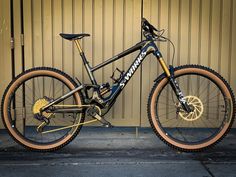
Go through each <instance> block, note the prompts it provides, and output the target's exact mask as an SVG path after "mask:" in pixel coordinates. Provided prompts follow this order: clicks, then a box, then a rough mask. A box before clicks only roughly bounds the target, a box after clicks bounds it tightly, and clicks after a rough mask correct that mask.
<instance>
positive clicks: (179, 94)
mask: <svg viewBox="0 0 236 177" xmlns="http://www.w3.org/2000/svg"><path fill="white" fill-rule="evenodd" d="M154 55H155V56H156V57H157V59H158V61H159V63H160V65H161V67H162V69H163V70H164V72H165V74H166V76H167V77H168V79H169V82H170V85H171V87H172V89H173V90H174V92H175V95H176V97H177V99H178V100H179V102H180V104H181V105H182V107H183V109H184V110H185V111H186V112H188V113H190V112H191V111H192V110H191V108H190V107H189V105H188V103H187V101H186V99H185V98H184V94H183V92H182V91H181V89H180V87H179V84H178V82H177V81H176V79H175V76H174V68H173V66H171V65H170V66H169V69H168V67H167V65H166V63H165V61H164V60H163V58H162V55H161V53H160V52H159V51H158V50H157V51H156V52H154Z"/></svg>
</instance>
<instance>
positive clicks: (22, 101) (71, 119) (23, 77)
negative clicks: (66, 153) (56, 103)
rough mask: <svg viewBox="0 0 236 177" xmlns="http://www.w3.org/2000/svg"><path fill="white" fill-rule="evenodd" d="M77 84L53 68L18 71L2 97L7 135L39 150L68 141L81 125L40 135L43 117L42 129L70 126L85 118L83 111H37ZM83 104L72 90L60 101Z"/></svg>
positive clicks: (54, 148) (48, 148) (58, 145)
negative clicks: (45, 123) (72, 93)
mask: <svg viewBox="0 0 236 177" xmlns="http://www.w3.org/2000/svg"><path fill="white" fill-rule="evenodd" d="M75 87H76V83H75V82H74V81H73V80H72V79H71V78H70V77H69V76H68V75H66V74H65V73H63V72H62V71H59V70H56V69H52V68H46V67H42V68H33V69H30V70H28V71H26V72H24V73H22V74H20V75H19V76H18V77H17V78H16V79H15V80H13V81H12V82H11V83H10V84H9V86H8V87H7V89H6V91H5V93H4V96H3V100H2V115H3V122H4V124H5V127H6V128H7V130H8V131H9V133H10V135H11V136H12V137H13V138H14V139H15V140H16V141H17V142H18V143H20V144H22V145H23V146H25V147H27V148H29V149H32V150H38V151H52V150H56V149H59V148H61V147H63V146H65V145H66V144H68V143H69V142H70V141H71V140H72V139H73V138H74V137H75V136H76V135H77V134H78V133H79V131H80V128H81V126H75V127H71V128H68V129H64V130H60V131H56V132H50V133H46V134H43V133H41V132H40V131H38V129H37V128H38V127H39V125H40V124H42V122H44V120H45V119H46V120H49V121H50V122H49V124H48V125H46V126H45V127H44V131H49V130H52V129H55V128H60V127H65V126H71V125H74V124H78V123H81V122H83V121H84V114H83V113H78V114H76V113H49V112H43V113H42V114H39V112H40V109H41V108H42V107H43V106H45V105H47V104H48V103H49V102H51V101H53V100H54V99H56V98H58V97H61V96H62V95H64V94H65V93H68V92H69V91H70V90H73V89H74V88H75ZM82 103H83V100H82V97H81V95H80V94H79V93H75V94H74V95H72V96H71V97H69V98H67V99H66V100H64V101H63V102H62V103H60V104H77V105H81V104H82Z"/></svg>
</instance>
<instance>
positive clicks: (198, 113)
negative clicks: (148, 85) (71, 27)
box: [2, 18, 236, 152]
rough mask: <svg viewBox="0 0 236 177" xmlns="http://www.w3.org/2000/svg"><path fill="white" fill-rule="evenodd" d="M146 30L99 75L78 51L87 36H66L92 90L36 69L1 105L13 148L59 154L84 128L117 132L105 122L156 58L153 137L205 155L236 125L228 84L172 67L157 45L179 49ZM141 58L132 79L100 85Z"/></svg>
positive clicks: (201, 70)
mask: <svg viewBox="0 0 236 177" xmlns="http://www.w3.org/2000/svg"><path fill="white" fill-rule="evenodd" d="M141 25H142V33H143V36H144V39H143V40H142V41H141V42H139V43H137V44H136V45H134V46H133V47H131V48H129V49H127V50H125V51H123V52H121V53H119V54H117V55H115V56H114V57H112V58H110V59H108V60H106V61H104V62H102V63H101V64H98V65H97V66H94V67H92V66H90V64H89V62H88V60H87V59H86V57H85V54H84V52H83V50H82V48H81V45H80V40H81V39H82V38H84V37H87V36H89V34H84V33H82V34H64V33H61V34H60V35H61V37H62V38H64V39H67V40H70V41H73V42H75V45H76V46H77V48H78V51H79V53H80V56H81V59H82V61H83V65H84V66H85V69H86V72H87V73H88V77H89V79H90V80H91V83H89V84H84V83H81V82H80V81H79V80H78V79H77V78H76V79H75V80H74V79H72V78H71V77H70V76H69V75H68V74H66V73H64V72H62V71H60V70H58V69H55V68H49V67H37V68H32V69H29V70H27V71H25V72H23V73H21V74H20V75H18V76H17V77H16V78H15V79H14V80H12V81H11V83H10V84H9V85H8V87H7V88H6V90H5V93H4V96H3V98H2V117H3V122H4V125H5V127H6V129H7V130H8V132H9V134H10V135H11V136H12V137H13V138H14V140H15V141H16V142H18V143H19V144H21V145H23V146H24V147H26V148H28V149H31V150H36V151H53V150H57V149H59V148H62V147H64V146H65V145H67V144H68V143H69V142H71V141H72V140H73V139H74V138H75V137H76V136H77V134H78V133H79V131H80V130H81V127H82V126H83V125H85V124H89V123H93V122H97V121H98V122H100V123H101V124H102V125H103V126H104V127H112V125H111V123H110V122H109V121H107V120H106V119H104V115H105V114H106V113H107V112H108V111H109V110H110V109H111V107H112V106H113V104H114V103H115V101H116V99H117V97H118V96H119V94H120V93H121V92H122V90H123V89H124V88H125V86H126V85H127V83H128V82H129V80H130V79H131V77H132V76H133V75H134V73H135V71H136V70H137V69H138V68H139V66H140V65H141V63H142V62H143V61H144V59H145V57H146V56H147V55H149V54H153V55H154V56H155V58H156V60H157V61H158V62H159V64H160V65H161V67H162V69H163V71H164V72H163V74H161V75H160V76H158V77H157V78H156V79H155V81H154V85H153V88H152V90H151V92H150V95H149V100H148V104H147V113H148V119H149V121H150V124H151V127H152V129H153V130H154V132H155V134H156V135H157V136H158V137H159V138H160V139H161V140H162V141H163V142H165V143H166V144H167V145H169V146H171V147H173V148H176V149H178V150H181V151H187V152H192V151H201V150H205V149H207V148H209V147H212V146H213V145H215V144H216V143H217V142H219V141H220V140H221V139H222V138H223V137H224V136H225V135H226V134H227V132H228V131H229V130H230V128H231V126H232V124H233V120H234V117H235V106H236V105H235V99H234V95H233V92H232V90H231V88H230V86H229V84H228V83H227V82H226V80H225V79H224V78H223V77H222V76H220V74H218V73H217V72H215V71H213V70H212V69H210V68H208V67H204V66H200V65H184V66H178V67H173V65H170V66H167V65H166V63H165V61H164V60H163V57H162V54H161V52H160V50H159V48H158V46H157V45H156V43H155V42H156V41H160V42H170V43H171V44H172V46H173V48H174V45H173V43H172V42H171V40H169V39H168V38H167V37H164V36H163V33H164V31H163V30H157V29H156V28H155V27H154V26H153V25H152V24H150V23H149V22H148V21H147V20H146V19H144V18H143V19H142V24H141ZM135 51H139V54H138V56H137V57H136V58H135V60H134V61H133V63H132V64H131V66H130V67H129V69H128V70H127V71H121V70H120V69H118V68H116V70H115V71H114V72H113V74H112V76H111V79H112V80H113V82H112V85H110V83H109V82H107V83H103V84H101V85H99V84H98V83H97V81H96V79H95V77H94V72H95V71H97V70H99V69H101V68H103V67H104V66H106V65H108V64H110V63H112V62H114V61H116V60H118V59H121V58H122V57H124V56H126V55H128V54H130V53H132V52H135ZM173 58H174V54H173ZM154 62H155V61H154ZM85 117H86V121H85Z"/></svg>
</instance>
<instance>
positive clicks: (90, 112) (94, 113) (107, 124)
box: [86, 107, 113, 127]
mask: <svg viewBox="0 0 236 177" xmlns="http://www.w3.org/2000/svg"><path fill="white" fill-rule="evenodd" d="M86 113H87V115H89V116H92V117H93V118H94V119H97V120H98V121H99V122H101V124H102V126H104V127H113V126H112V125H111V123H110V122H108V121H107V120H106V119H104V118H103V117H101V116H100V115H99V114H98V113H97V111H96V109H95V107H90V108H88V109H87V111H86Z"/></svg>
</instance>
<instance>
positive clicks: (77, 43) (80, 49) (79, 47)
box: [75, 39, 83, 54]
mask: <svg viewBox="0 0 236 177" xmlns="http://www.w3.org/2000/svg"><path fill="white" fill-rule="evenodd" d="M75 44H76V46H77V48H78V50H79V53H80V54H82V53H83V50H82V48H81V46H80V43H79V40H78V39H77V40H75Z"/></svg>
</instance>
